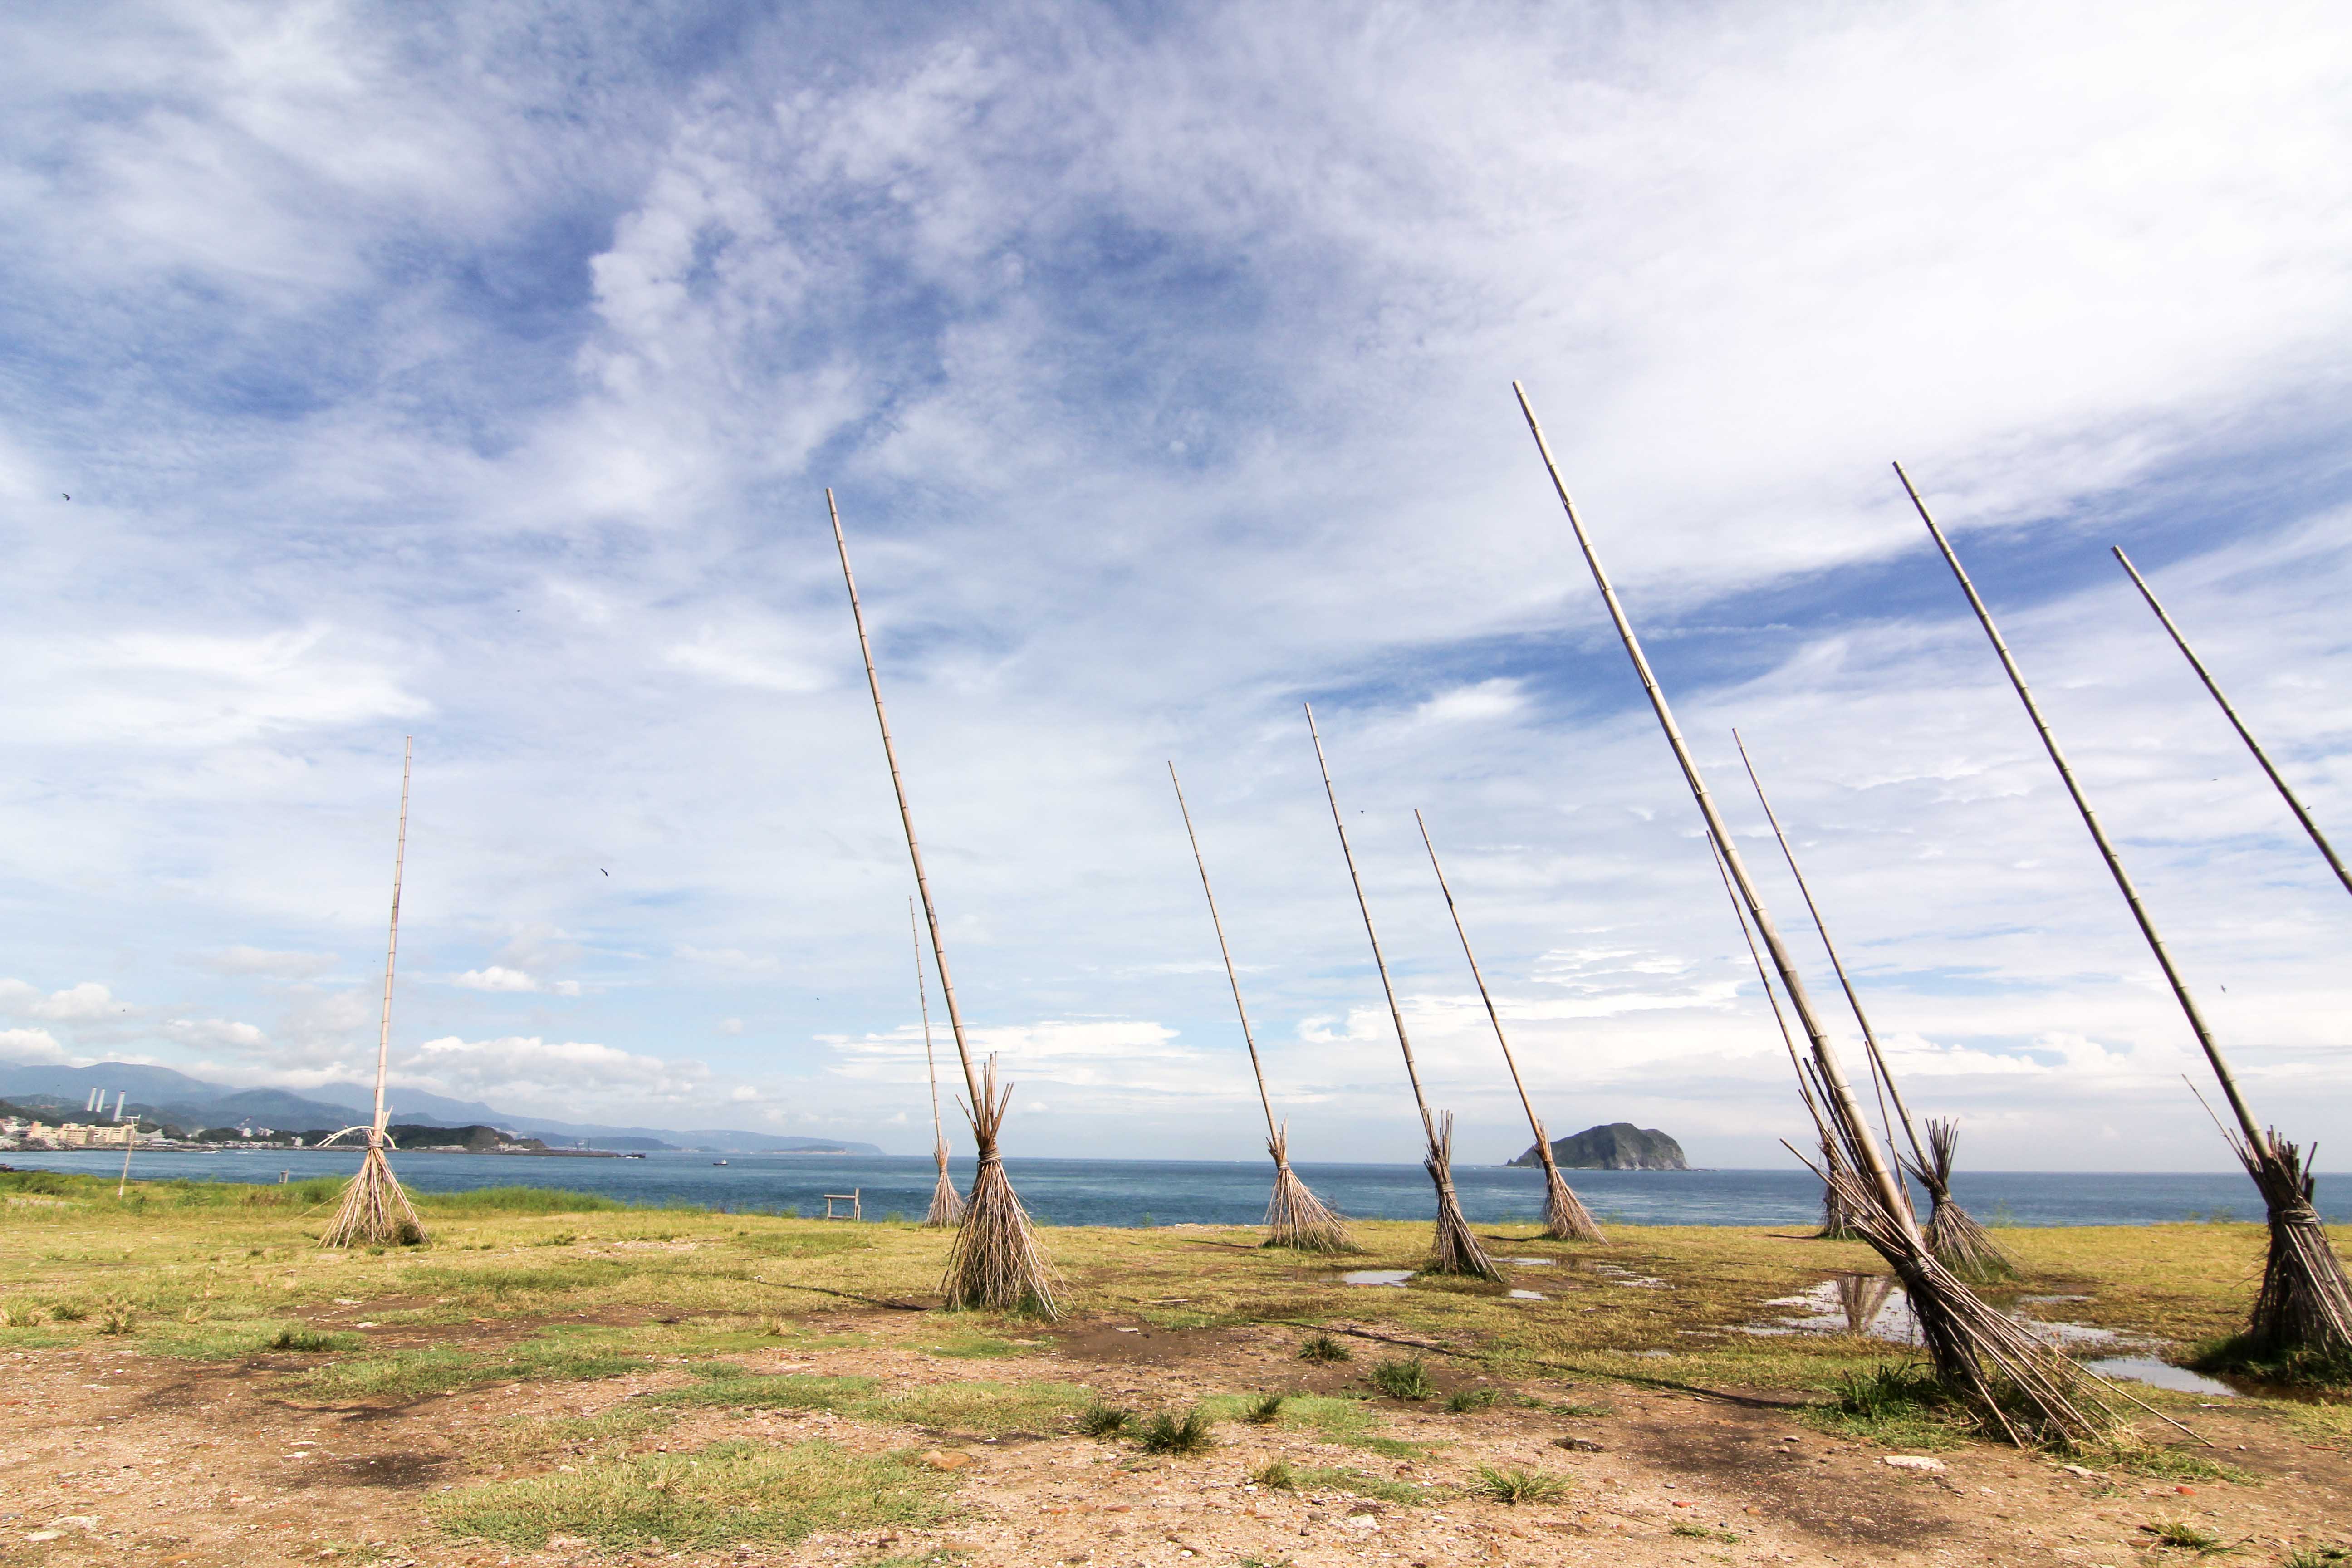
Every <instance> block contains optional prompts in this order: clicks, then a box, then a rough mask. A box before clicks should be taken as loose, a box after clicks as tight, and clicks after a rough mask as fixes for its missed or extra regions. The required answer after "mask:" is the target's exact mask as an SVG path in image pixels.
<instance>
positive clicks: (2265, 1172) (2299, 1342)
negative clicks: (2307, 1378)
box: [2238, 1132, 2352, 1372]
mask: <svg viewBox="0 0 2352 1568" xmlns="http://www.w3.org/2000/svg"><path fill="white" fill-rule="evenodd" d="M2264 1145H2265V1146H2264V1147H2262V1148H2260V1149H2255V1150H2251V1151H2250V1150H2247V1149H2244V1148H2241V1149H2240V1150H2239V1151H2238V1157H2239V1158H2240V1159H2242V1160H2243V1161H2244V1162H2245V1163H2246V1170H2247V1173H2249V1174H2250V1175H2252V1177H2253V1178H2254V1184H2255V1185H2256V1186H2258V1187H2260V1188H2261V1189H2262V1194H2263V1204H2264V1205H2266V1206H2267V1207H2268V1208H2269V1210H2270V1226H2271V1248H2270V1257H2269V1258H2268V1259H2267V1260H2266V1261H2265V1262H2264V1264H2263V1291H2262V1294H2261V1295H2260V1296H2259V1297H2257V1298H2256V1299H2255V1301H2254V1317H2253V1322H2252V1327H2251V1330H2250V1331H2249V1335H2248V1337H2249V1338H2251V1339H2252V1340H2253V1341H2254V1342H2256V1343H2257V1344H2260V1345H2261V1346H2263V1348H2264V1349H2266V1350H2268V1351H2269V1352H2272V1353H2273V1355H2274V1356H2275V1355H2279V1354H2281V1353H2282V1352H2283V1353H2284V1354H2285V1355H2287V1356H2290V1357H2299V1358H2308V1359H2313V1360H2316V1361H2319V1362H2323V1363H2334V1365H2335V1367H2336V1369H2337V1370H2338V1371H2339V1372H2346V1371H2352V1284H2347V1281H2346V1279H2345V1276H2344V1262H2343V1259H2341V1258H2337V1257H2336V1249H2335V1248H2334V1247H2330V1246H2329V1245H2328V1243H2327V1232H2326V1228H2325V1226H2323V1225H2322V1224H2321V1222H2320V1218H2319V1214H2318V1211H2317V1210H2316V1209H2315V1208H2313V1207H2312V1203H2311V1195H2312V1193H2313V1191H2314V1186H2315V1184H2314V1182H2313V1179H2312V1175H2311V1173H2310V1172H2309V1171H2307V1170H2305V1168H2304V1163H2303V1153H2302V1151H2300V1150H2298V1149H2297V1148H2296V1147H2295V1146H2294V1144H2292V1143H2290V1142H2286V1141H2285V1140H2284V1139H2283V1138H2281V1137H2280V1136H2279V1135H2278V1134H2277V1133H2276V1132H2273V1133H2271V1134H2270V1135H2269V1137H2268V1138H2267V1139H2265V1140H2264Z"/></svg>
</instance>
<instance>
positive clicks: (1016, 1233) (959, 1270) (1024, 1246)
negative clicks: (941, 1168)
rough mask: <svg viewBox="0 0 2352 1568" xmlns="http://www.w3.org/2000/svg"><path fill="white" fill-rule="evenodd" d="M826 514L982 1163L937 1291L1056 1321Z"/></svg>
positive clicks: (1003, 1099)
mask: <svg viewBox="0 0 2352 1568" xmlns="http://www.w3.org/2000/svg"><path fill="white" fill-rule="evenodd" d="M824 510H825V511H826V513H827V514H828V515H829V516H830V517H831V518H832V520H833V544H834V548H835V550H836V551H837V552H839V553H840V555H841V581H842V583H843V584H844V585H845V587H847V588H848V590H849V616H850V619H851V620H852V621H854V622H856V626H857V651H858V653H859V655H860V656H861V657H863V658H864V659H865V660H866V689H867V690H868V691H869V692H871V693H872V694H873V697H874V722H875V724H876V725H877V727H878V728H879V729H880V730H881V731H882V756H883V760H884V761H886V762H887V763H889V764H890V789H891V792H892V793H893V794H894V795H896V796H897V797H898V826H900V827H901V828H902V829H904V830H905V833H906V837H907V858H908V859H910V860H912V861H913V862H914V863H915V891H916V892H917V893H918V894H919V895H920V896H921V898H922V900H923V920H924V921H925V923H926V924H927V925H929V928H930V932H931V961H932V962H933V963H936V964H937V965H939V971H940V997H941V998H942V999H943V1000H944V1001H945V1002H946V1004H947V1009H948V1028H949V1029H950V1031H951V1032H952V1033H953V1034H954V1035H955V1043H956V1057H957V1059H958V1060H960V1061H961V1063H962V1064H963V1083H964V1089H966V1091H968V1092H969V1093H970V1094H971V1102H970V1104H968V1105H966V1106H965V1107H964V1114H965V1115H966V1116H967V1117H968V1118H970V1119H971V1137H972V1142H973V1143H974V1144H975V1145H976V1146H977V1149H978V1152H979V1155H980V1164H979V1168H978V1169H977V1170H976V1171H974V1172H973V1173H972V1178H971V1196H970V1197H969V1198H967V1199H966V1200H965V1206H964V1213H963V1218H962V1223H961V1224H960V1225H959V1226H957V1227H956V1234H955V1240H954V1241H953V1242H952V1243H951V1244H950V1246H949V1247H948V1265H947V1273H946V1276H945V1278H944V1279H941V1280H940V1293H941V1294H942V1295H944V1296H945V1297H946V1298H947V1304H948V1306H949V1307H950V1308H958V1307H985V1308H992V1309H995V1310H1000V1311H1017V1312H1028V1313H1031V1314H1033V1315H1034V1316H1036V1317H1040V1318H1045V1319H1048V1320H1051V1319H1054V1318H1058V1317H1060V1316H1061V1309H1060V1308H1059V1307H1058V1306H1057V1305H1055V1300H1054V1288H1053V1275H1052V1270H1051V1269H1050V1268H1048V1267H1047V1266H1046V1263H1045V1252H1044V1250H1043V1249H1042V1248H1040V1247H1038V1245H1037V1233H1036V1231H1035V1229H1034V1228H1033V1227H1032V1226H1031V1225H1030V1223H1029V1215H1028V1212H1027V1211H1026V1210H1024V1208H1023V1207H1022V1206H1021V1199H1020V1198H1019V1196H1018V1195H1016V1194H1014V1192H1013V1184H1012V1182H1011V1181H1010V1180H1009V1179H1007V1178H1006V1176H1005V1174H1004V1156H1003V1154H1002V1153H1001V1152H999V1150H998V1146H997V1145H998V1140H999V1138H1000V1137H1001V1135H1002V1134H1003V1130H1004V1114H1005V1111H1006V1110H1007V1109H1008V1108H1009V1106H1010V1105H1011V1103H1012V1100H1013V1089H1012V1086H1011V1085H1009V1084H1008V1085H1006V1086H1005V1088H1004V1089H1003V1091H1002V1092H1000V1091H999V1090H998V1089H997V1087H996V1058H994V1057H990V1058H988V1067H987V1069H986V1070H985V1071H984V1072H974V1071H973V1069H972V1065H971V1046H970V1044H969V1043H968V1042H967V1041H966V1040H965V1038H964V1029H963V1013H962V1010H961V1008H959V1007H957V1005H956V994H955V981H954V980H953V979H951V978H950V976H949V973H948V950H947V947H946V944H945V943H944V942H941V940H940V913H939V910H938V909H937V907H936V906H934V905H933V904H932V902H931V884H930V880H929V879H928V878H927V877H925V876H924V874H923V851H922V848H921V847H920V846H919V844H918V843H917V842H916V839H915V818H914V814H913V813H912V812H910V811H908V809H907V785H906V782H905V781H904V780H903V779H902V778H901V777H900V776H899V773H898V748H897V747H896V746H895V745H893V744H892V743H891V740H890V720H889V717H888V715H887V714H886V713H885V712H884V711H883V710H882V681H881V678H880V677H879V676H877V675H876V674H875V673H874V647H873V645H872V644H871V643H869V642H868V641H867V640H866V611H865V609H864V607H863V606H862V605H859V604H858V602H857V579H856V578H855V577H853V576H852V575H850V571H849V542H848V540H847V539H846V538H845V537H844V536H843V534H842V531H841V510H840V508H838V507H836V506H835V504H834V500H833V490H832V489H831V488H830V487H828V488H827V489H826V490H825V492H824Z"/></svg>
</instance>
